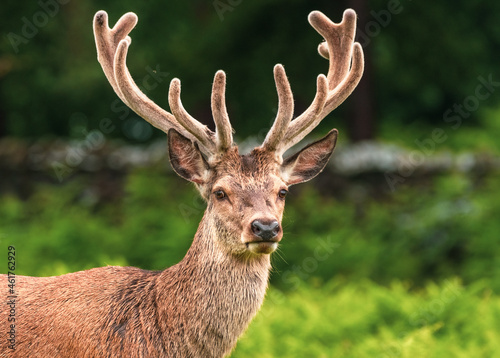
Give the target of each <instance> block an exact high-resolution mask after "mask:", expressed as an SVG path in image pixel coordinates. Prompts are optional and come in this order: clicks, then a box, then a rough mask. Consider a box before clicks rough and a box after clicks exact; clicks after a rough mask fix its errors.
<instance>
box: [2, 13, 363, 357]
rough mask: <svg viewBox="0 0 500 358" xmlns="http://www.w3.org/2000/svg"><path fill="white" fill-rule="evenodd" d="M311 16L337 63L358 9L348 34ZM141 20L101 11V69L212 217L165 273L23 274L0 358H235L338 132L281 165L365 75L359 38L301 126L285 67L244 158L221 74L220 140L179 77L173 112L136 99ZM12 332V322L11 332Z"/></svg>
mask: <svg viewBox="0 0 500 358" xmlns="http://www.w3.org/2000/svg"><path fill="white" fill-rule="evenodd" d="M313 14H314V15H313V16H312V17H313V18H314V19H316V20H314V19H313V21H312V23H314V22H315V21H316V22H317V21H319V22H321V23H320V24H319V25H318V24H317V23H316V25H317V26H315V27H319V28H320V29H321V31H322V32H321V31H320V33H322V34H323V33H324V32H325V31H326V32H328V33H327V34H326V35H324V37H325V38H326V40H327V43H328V45H327V46H326V49H325V46H324V45H323V46H321V47H320V52H321V53H322V54H323V55H325V54H327V55H328V54H329V55H330V61H332V60H333V59H332V53H331V49H332V48H335V46H334V44H331V41H333V40H332V39H335V38H339V32H340V34H343V33H344V32H345V33H346V34H351V35H352V33H353V26H355V14H354V12H353V11H352V10H348V11H346V13H345V14H344V17H346V18H348V20H349V21H346V22H347V23H348V27H349V28H348V29H347V30H345V29H344V27H342V26H344V25H342V23H344V21H343V22H342V23H341V24H340V25H337V24H333V23H332V22H331V21H330V20H329V19H328V18H326V17H325V16H324V15H322V14H321V13H318V12H315V13H313ZM310 19H311V16H310ZM353 19H354V20H353ZM136 21H137V19H136V17H135V15H131V14H126V15H124V16H123V17H122V18H121V19H120V20H119V21H118V23H117V25H116V26H115V27H114V28H113V29H109V28H108V27H107V15H106V14H105V13H104V12H102V11H101V12H98V13H97V14H96V17H95V19H94V31H95V33H96V41H97V48H98V53H99V61H100V62H101V65H102V67H103V69H104V72H105V74H106V76H107V77H108V80H109V81H110V83H111V85H112V87H113V88H114V89H115V91H116V92H117V94H118V96H119V97H120V98H121V99H122V100H123V101H124V102H125V103H126V104H127V105H129V106H130V107H131V108H133V109H134V110H135V111H136V112H137V113H139V114H140V115H142V116H144V117H146V119H147V120H148V121H149V122H150V123H152V124H153V125H155V126H157V127H158V128H160V129H162V130H164V131H166V132H168V147H169V148H168V149H169V159H170V163H171V165H172V167H173V169H174V170H175V171H176V173H177V174H178V175H179V176H181V177H182V178H184V179H186V180H188V181H191V182H193V183H194V184H195V185H196V187H197V188H198V190H199V192H200V194H201V196H202V197H203V198H204V199H205V200H206V202H207V209H206V211H205V214H204V216H203V219H202V220H201V222H200V225H199V227H198V230H197V232H196V234H195V235H194V239H193V242H192V245H191V247H190V248H189V250H188V252H187V254H186V255H185V257H184V258H183V259H182V260H181V261H180V262H179V263H178V264H176V265H174V266H172V267H169V268H167V269H165V270H163V271H156V272H154V271H145V270H141V269H139V268H134V267H116V266H108V267H101V268H94V269H91V270H87V271H80V272H75V273H70V274H66V275H62V276H53V277H28V276H17V277H16V286H15V296H16V297H15V302H16V317H15V323H14V324H15V331H16V336H15V349H11V348H9V347H8V345H6V344H5V342H2V344H1V345H0V357H7V356H9V357H22V358H24V357H50V358H52V357H71V358H74V357H204V358H205V357H223V356H226V355H228V354H229V353H230V352H231V350H232V349H233V348H234V347H235V345H236V342H237V340H238V337H240V336H241V334H242V333H243V332H244V331H245V329H246V328H247V326H248V325H249V323H250V321H251V320H252V318H253V317H254V316H255V314H256V313H257V312H258V310H259V308H260V306H261V304H262V302H263V300H264V296H265V293H266V288H267V285H268V278H269V271H270V268H271V264H270V254H271V253H272V252H274V251H275V250H276V248H277V247H278V244H279V242H280V241H281V239H282V237H283V230H282V228H281V221H282V217H283V210H284V207H285V196H286V193H287V191H288V188H289V186H291V185H294V184H298V183H302V182H304V181H307V180H310V179H312V178H313V177H315V176H316V175H317V174H318V173H320V172H321V171H322V170H323V168H324V167H325V165H326V164H327V162H328V160H329V159H330V156H331V154H332V152H333V150H334V148H335V144H336V140H337V130H335V129H333V130H331V131H330V132H329V133H328V134H327V135H326V136H325V137H323V138H322V139H320V140H318V141H317V142H314V143H312V144H310V145H308V146H306V147H305V148H303V149H302V150H301V151H299V152H298V153H296V154H295V155H292V156H290V157H286V158H283V153H284V150H285V149H286V147H287V146H288V145H290V143H292V142H293V143H295V142H297V137H299V138H300V137H303V136H305V134H306V133H308V132H309V131H311V130H312V128H314V126H315V125H317V122H318V121H320V120H321V118H320V117H321V116H323V117H324V116H326V114H325V109H324V106H325V105H328V106H329V107H332V104H331V103H332V102H335V101H338V100H337V99H335V98H336V97H337V96H341V97H346V96H347V95H346V91H352V90H353V87H352V83H353V81H354V82H356V81H359V78H360V77H361V74H362V52H359V51H361V50H360V47H359V45H353V44H352V36H351V38H350V39H349V36H347V38H348V40H349V41H350V42H348V43H347V44H346V43H344V44H342V45H341V46H340V49H342V48H345V49H347V50H346V51H348V52H349V54H348V56H347V57H346V56H343V57H345V58H346V60H344V62H345V61H349V62H350V61H351V55H350V54H351V52H352V48H354V55H353V56H354V57H353V60H352V61H353V62H352V65H351V70H350V71H348V69H347V70H346V64H345V63H343V64H340V65H338V66H337V67H338V68H343V71H344V72H345V73H344V75H345V76H343V77H342V78H341V79H340V80H336V81H337V82H338V83H334V84H332V83H330V82H331V78H333V77H335V76H333V77H332V75H330V73H329V75H328V76H323V75H320V76H319V77H318V93H317V95H316V98H315V100H314V101H313V104H312V105H311V107H310V108H309V109H308V110H307V111H306V112H305V113H304V114H303V115H301V116H299V117H298V119H299V118H300V121H298V122H296V121H297V119H295V120H294V121H291V116H292V114H293V99H292V97H291V90H290V88H289V84H288V80H287V79H286V75H285V73H284V69H283V67H282V66H280V65H278V66H276V67H275V79H276V84H277V88H278V95H279V98H280V107H281V108H280V109H279V110H278V116H277V118H276V121H275V124H274V125H273V128H271V130H270V132H269V134H268V136H267V137H266V139H265V141H264V143H263V144H262V145H261V146H259V147H257V148H255V149H254V150H253V151H251V152H250V153H249V154H244V155H241V154H240V153H239V151H238V147H237V146H236V145H235V144H234V143H233V142H232V140H233V139H232V129H231V126H230V123H229V119H228V116H227V111H226V108H225V100H224V87H225V74H224V73H223V72H222V71H219V72H217V74H216V77H215V80H214V88H213V92H212V109H213V114H214V120H215V122H216V126H217V130H216V132H215V133H214V132H211V131H210V130H208V129H207V128H206V127H204V126H203V125H201V124H200V123H199V122H196V120H194V118H192V117H190V116H189V114H187V112H186V111H185V109H184V108H183V107H182V104H181V103H180V97H179V96H180V82H179V81H178V80H173V81H172V84H171V88H170V89H171V91H170V94H169V102H170V107H171V109H172V112H173V114H170V113H168V112H166V111H164V110H162V109H160V108H158V107H157V106H156V105H155V104H154V103H153V102H151V101H150V100H149V99H147V98H146V97H145V96H144V95H143V94H142V93H140V92H138V88H137V87H136V86H135V83H133V80H131V77H130V74H129V73H128V70H127V69H126V67H124V66H125V62H124V61H125V56H126V51H127V49H128V46H129V45H130V38H129V37H128V36H127V34H128V32H130V30H131V29H132V28H133V26H135V23H136ZM353 21H354V22H353ZM323 22H324V23H323ZM332 24H333V25H332ZM320 25H321V26H320ZM345 26H347V25H345ZM325 28H326V29H327V30H328V29H329V30H328V31H327V30H325ZM318 31H319V30H318ZM340 37H342V36H340ZM342 46H343V47H342ZM358 47H359V49H357V50H356V48H358ZM329 51H330V52H329ZM339 51H340V50H339ZM360 53H361V54H360ZM356 56H357V57H356ZM359 56H361V68H360V67H359V66H360V64H359V61H360V57H359ZM333 67H334V69H335V68H337V67H335V66H333ZM347 67H348V66H347ZM330 68H332V65H330ZM346 71H347V72H346ZM353 72H354V74H353ZM336 76H337V77H338V74H337V75H336ZM346 83H347V84H346ZM356 83H357V82H356ZM346 88H347V89H346ZM332 93H333V94H332ZM332 96H333V97H332ZM329 110H332V108H330V109H329ZM290 131H291V132H290ZM299 140H300V139H299ZM283 143H284V144H283ZM166 239H168V238H166ZM2 276H3V278H2V279H3V280H4V282H7V280H6V277H5V275H2ZM2 287H3V294H4V297H7V296H9V292H8V290H7V284H5V285H3V286H2ZM0 307H1V315H2V317H7V315H8V310H9V308H8V306H7V305H5V304H4V305H2V306H0ZM5 321H6V320H5ZM10 324H11V323H10V322H6V326H5V327H4V330H3V332H7V331H8V330H9V325H10Z"/></svg>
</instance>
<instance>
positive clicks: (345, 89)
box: [262, 9, 364, 155]
mask: <svg viewBox="0 0 500 358" xmlns="http://www.w3.org/2000/svg"><path fill="white" fill-rule="evenodd" d="M308 20H309V23H310V24H311V25H312V26H313V27H314V29H315V30H316V31H317V32H318V33H319V34H320V35H321V36H323V38H324V39H325V40H326V42H323V43H322V44H320V45H319V47H318V52H319V53H320V55H321V56H323V57H325V58H327V59H329V61H330V65H329V69H328V74H327V76H326V77H325V76H324V75H322V74H321V75H319V76H318V79H317V84H316V86H317V89H316V96H315V97H314V100H313V102H312V104H311V105H310V106H309V108H308V109H307V110H306V111H305V112H304V113H302V114H301V115H300V116H298V117H297V118H295V119H294V120H293V121H290V120H289V119H288V120H285V119H283V118H282V116H280V113H286V114H287V115H288V114H289V113H290V112H293V97H292V93H291V91H290V90H289V88H290V85H289V84H288V80H287V78H286V75H285V74H284V69H283V67H282V66H281V65H277V66H276V67H275V72H274V73H275V79H276V87H277V90H278V97H279V109H278V116H277V118H276V120H275V122H274V124H273V126H272V128H271V129H270V131H269V133H268V135H267V137H266V139H265V140H264V143H263V144H262V147H263V148H264V149H266V150H269V151H275V152H276V154H277V155H282V154H283V153H284V152H285V151H286V150H287V149H288V148H290V147H292V146H293V145H295V144H296V143H298V142H299V141H300V140H302V139H303V138H304V137H305V136H306V135H307V134H309V133H310V132H311V131H312V130H313V129H314V128H315V127H316V126H317V125H318V124H319V123H320V122H321V120H323V118H325V117H326V116H327V115H328V114H329V113H330V112H331V111H333V110H334V109H335V108H337V107H338V106H339V105H340V104H341V103H342V102H343V101H344V100H345V99H346V98H347V97H348V96H349V95H350V94H351V93H352V91H354V89H355V88H356V86H357V85H358V83H359V81H360V79H361V77H362V75H363V67H364V59H363V50H362V48H361V45H360V44H359V43H357V42H355V43H353V42H354V35H355V31H356V13H355V12H354V10H351V9H348V10H346V11H345V12H344V16H343V19H342V22H341V23H340V24H335V23H334V22H332V21H331V20H330V19H329V18H328V17H326V16H325V15H324V14H322V13H321V12H319V11H313V12H311V13H310V14H309V17H308ZM277 72H278V73H279V74H278V75H277ZM278 78H279V83H278ZM284 107H286V108H284ZM290 117H291V114H290Z"/></svg>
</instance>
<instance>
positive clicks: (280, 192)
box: [278, 189, 288, 199]
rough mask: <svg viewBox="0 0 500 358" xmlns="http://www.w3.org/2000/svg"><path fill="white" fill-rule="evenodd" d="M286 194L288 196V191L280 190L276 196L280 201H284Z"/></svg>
mask: <svg viewBox="0 0 500 358" xmlns="http://www.w3.org/2000/svg"><path fill="white" fill-rule="evenodd" d="M286 194H288V190H286V189H281V190H280V191H279V192H278V196H279V198H280V199H285V198H286Z"/></svg>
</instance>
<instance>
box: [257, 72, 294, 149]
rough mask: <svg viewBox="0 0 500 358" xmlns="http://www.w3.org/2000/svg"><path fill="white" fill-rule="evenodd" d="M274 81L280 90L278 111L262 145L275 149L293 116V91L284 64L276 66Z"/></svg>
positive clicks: (277, 89) (265, 147)
mask: <svg viewBox="0 0 500 358" xmlns="http://www.w3.org/2000/svg"><path fill="white" fill-rule="evenodd" d="M274 82H276V91H277V92H278V113H277V114H276V119H275V120H274V124H273V126H272V127H271V129H270V130H269V132H268V134H267V136H266V139H265V140H264V143H263V144H262V147H263V148H264V149H266V150H268V151H274V150H276V148H277V147H278V145H279V143H280V142H281V141H282V140H283V137H284V136H285V134H286V131H287V129H288V125H289V124H290V121H291V120H292V116H293V93H292V89H291V88H290V83H289V82H288V79H287V77H286V73H285V69H284V68H283V66H282V65H280V64H278V65H276V66H274Z"/></svg>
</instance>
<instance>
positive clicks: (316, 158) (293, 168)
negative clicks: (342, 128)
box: [281, 129, 338, 185]
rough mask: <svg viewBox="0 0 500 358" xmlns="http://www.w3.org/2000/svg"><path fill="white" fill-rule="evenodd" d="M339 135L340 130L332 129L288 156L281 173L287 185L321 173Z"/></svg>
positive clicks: (301, 181)
mask: <svg viewBox="0 0 500 358" xmlns="http://www.w3.org/2000/svg"><path fill="white" fill-rule="evenodd" d="M337 135H338V131H337V130H336V129H332V130H331V131H330V132H329V133H328V134H327V135H326V136H325V137H323V138H322V139H320V140H318V141H317V142H314V143H311V144H309V145H308V146H307V147H305V148H304V149H302V150H301V151H300V152H298V153H297V154H294V155H292V156H291V157H288V158H286V159H285V160H284V161H283V164H282V165H281V174H282V176H283V180H284V181H285V182H286V183H287V185H293V184H299V183H303V182H305V181H308V180H310V179H312V178H314V177H315V176H316V175H318V174H319V173H321V172H322V171H323V169H324V168H325V166H326V164H327V163H328V161H329V160H330V157H331V156H332V153H333V150H334V149H335V144H336V143H337Z"/></svg>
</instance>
